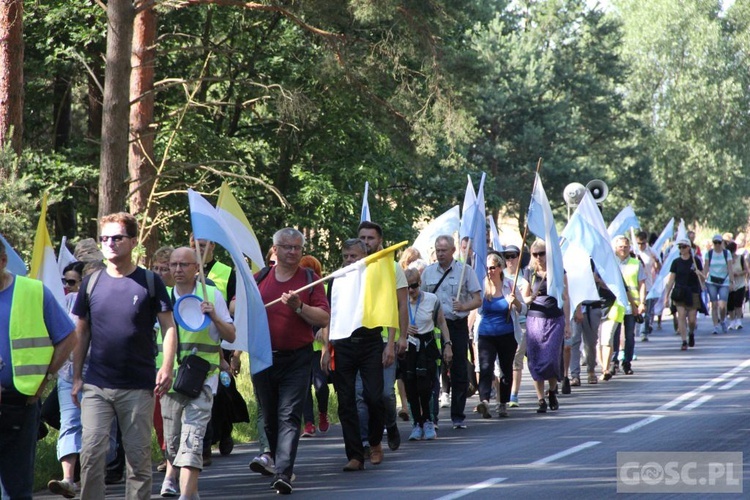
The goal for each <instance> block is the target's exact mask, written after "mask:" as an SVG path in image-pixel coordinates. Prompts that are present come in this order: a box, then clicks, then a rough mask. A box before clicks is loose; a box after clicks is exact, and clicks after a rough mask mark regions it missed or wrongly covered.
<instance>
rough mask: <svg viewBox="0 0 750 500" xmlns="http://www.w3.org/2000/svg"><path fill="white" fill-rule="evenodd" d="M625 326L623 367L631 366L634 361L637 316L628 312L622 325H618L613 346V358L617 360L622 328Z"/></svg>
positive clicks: (624, 368) (625, 368)
mask: <svg viewBox="0 0 750 500" xmlns="http://www.w3.org/2000/svg"><path fill="white" fill-rule="evenodd" d="M621 328H625V358H624V359H623V360H622V369H623V370H627V369H628V368H630V363H631V362H632V361H633V352H635V316H633V315H632V314H626V315H625V319H624V320H623V322H622V325H618V327H617V332H616V333H615V336H614V339H613V346H612V359H614V360H617V355H618V354H619V351H620V331H621V330H620V329H621Z"/></svg>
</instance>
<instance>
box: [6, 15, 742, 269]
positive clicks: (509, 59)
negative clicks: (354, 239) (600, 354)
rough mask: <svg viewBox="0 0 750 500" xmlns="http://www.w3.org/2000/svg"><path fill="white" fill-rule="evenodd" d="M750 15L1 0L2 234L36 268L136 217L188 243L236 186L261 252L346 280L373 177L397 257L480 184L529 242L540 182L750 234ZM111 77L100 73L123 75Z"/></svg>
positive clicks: (149, 241)
mask: <svg viewBox="0 0 750 500" xmlns="http://www.w3.org/2000/svg"><path fill="white" fill-rule="evenodd" d="M749 27H750V2H740V1H738V2H729V1H727V0H725V1H724V2H722V1H720V0H649V1H648V2H644V1H640V0H610V1H608V2H606V3H605V4H599V3H594V2H591V1H588V2H587V1H584V0H518V1H503V0H451V1H444V0H431V1H416V0H411V1H409V0H401V1H396V0H377V1H375V0H304V1H300V0H284V1H262V2H258V3H255V2H244V1H238V0H155V1H136V2H133V1H132V0H109V1H106V2H104V1H99V0H26V1H25V2H23V1H22V0H4V1H2V2H0V35H2V37H0V38H2V39H3V40H4V43H3V44H2V45H1V46H0V146H2V151H1V152H0V220H1V221H2V223H1V224H0V233H3V234H4V235H5V236H6V237H7V238H8V239H9V240H10V241H11V243H12V244H13V245H14V247H15V248H16V249H17V250H19V251H20V253H21V254H22V255H23V256H25V257H27V261H28V256H29V255H30V251H31V243H32V238H33V233H34V231H33V228H34V227H35V225H36V220H37V218H38V213H39V200H40V199H41V197H42V196H41V195H42V193H43V192H49V194H50V207H49V211H48V226H49V227H50V228H51V230H52V232H53V239H55V240H57V241H59V239H60V238H61V237H62V236H67V237H68V238H69V239H71V240H72V241H73V242H75V241H76V239H78V238H81V237H92V236H95V235H96V232H97V227H96V217H97V216H98V215H101V214H103V213H108V212H111V211H117V210H122V209H126V210H129V211H131V212H132V213H135V214H137V215H138V217H139V219H140V220H141V221H142V234H141V242H142V243H143V249H144V252H145V253H150V252H151V251H153V250H154V249H155V248H156V247H157V246H160V245H164V244H174V245H183V244H185V242H186V241H187V234H188V232H189V230H190V229H189V216H188V212H187V196H186V194H185V190H186V189H187V188H189V187H192V188H194V189H196V190H198V191H200V192H202V193H204V194H205V195H207V196H208V197H209V199H211V200H213V201H215V199H216V198H215V196H216V195H217V194H218V189H219V187H220V185H221V183H222V181H228V182H229V183H230V184H231V186H232V191H233V193H234V195H235V196H236V197H237V199H238V200H239V202H240V204H241V205H242V207H243V209H244V211H245V213H246V215H247V217H248V219H249V220H250V222H251V223H252V225H253V227H254V229H255V231H256V234H257V235H258V238H259V241H260V243H261V247H262V248H263V250H266V249H267V248H268V247H269V245H270V239H271V235H272V234H273V232H275V231H276V230H277V229H279V228H281V227H285V226H294V227H298V228H300V229H301V230H303V231H304V232H305V234H306V236H307V238H308V248H307V252H308V253H312V254H313V255H316V256H318V257H319V258H320V260H321V261H323V263H324V265H326V267H327V268H329V269H331V268H333V267H337V265H338V260H339V259H338V255H339V254H338V248H339V246H340V243H341V242H342V241H343V240H344V239H346V238H348V237H351V236H353V235H354V234H355V230H356V226H357V224H358V222H359V213H360V204H361V200H362V192H363V188H364V183H365V181H368V182H369V184H370V210H371V213H372V220H374V221H377V222H379V223H381V224H382V225H383V227H384V228H385V229H386V237H387V239H388V240H389V241H400V240H413V239H414V237H415V236H416V234H417V232H418V231H417V229H416V228H417V227H418V226H419V224H420V223H421V222H424V221H425V220H429V219H431V218H433V217H435V216H437V215H439V214H440V213H442V212H444V211H445V210H447V209H448V208H450V207H451V206H453V205H455V204H460V203H461V200H462V199H463V194H464V190H465V186H466V174H469V175H471V176H472V177H473V179H474V182H475V185H476V184H477V183H478V179H479V176H480V173H481V172H486V173H487V175H488V178H487V182H486V186H485V193H486V200H487V207H488V212H489V211H491V212H492V215H493V216H494V217H498V216H504V217H512V218H517V220H518V223H519V227H522V226H523V222H524V215H525V211H526V209H527V207H528V202H529V197H530V192H531V188H532V185H533V172H534V169H535V166H536V163H537V160H538V159H539V158H540V157H542V158H543V159H544V160H543V166H542V178H543V180H544V184H545V188H546V190H547V193H548V196H549V198H550V202H551V204H552V205H553V208H554V209H555V211H556V215H557V219H558V224H562V223H563V222H564V220H565V214H566V207H565V203H564V201H563V198H562V192H563V188H564V186H565V185H567V184H568V183H570V182H581V183H583V184H586V183H587V182H588V181H590V180H592V179H602V180H604V181H605V182H606V183H607V184H608V185H609V187H610V196H609V197H608V198H607V200H606V201H605V203H603V205H602V209H603V212H604V216H605V219H606V220H610V219H611V218H612V217H614V215H615V214H616V213H617V212H619V210H620V209H622V208H623V207H624V206H625V205H627V204H631V205H632V206H633V207H634V209H635V210H636V213H637V214H638V215H639V217H640V220H641V224H642V226H644V227H645V228H646V229H648V230H650V231H655V232H657V233H658V232H659V231H660V230H661V228H662V227H663V226H664V224H665V223H666V222H667V221H668V220H669V218H670V217H673V216H674V217H677V218H678V219H679V218H684V219H685V221H686V222H687V223H688V224H689V225H694V224H703V225H709V226H712V227H717V228H721V229H722V230H728V231H734V232H736V231H739V230H743V229H744V228H745V226H746V225H747V221H748V215H749V212H750V204H749V203H748V188H749V187H750V182H749V179H750V177H749V176H748V174H749V173H750V149H749V148H750V141H748V140H747V138H748V137H750V133H749V132H750V121H749V118H750V91H749V90H750V60H749V59H750V29H749ZM105 76H106V77H105Z"/></svg>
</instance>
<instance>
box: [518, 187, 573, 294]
mask: <svg viewBox="0 0 750 500" xmlns="http://www.w3.org/2000/svg"><path fill="white" fill-rule="evenodd" d="M526 224H527V225H528V227H529V230H530V231H531V232H532V233H534V234H535V235H536V236H537V237H538V238H541V239H543V240H544V241H545V243H546V251H547V293H549V295H550V296H551V297H555V298H556V299H557V307H559V308H561V309H562V306H563V293H564V290H565V270H564V269H563V258H562V250H561V249H560V238H559V237H558V236H557V228H556V227H555V219H554V217H553V216H552V208H551V207H550V205H549V200H548V199H547V193H545V192H544V186H542V179H541V177H539V174H536V182H535V183H534V192H533V193H531V203H530V204H529V214H528V217H527V223H526Z"/></svg>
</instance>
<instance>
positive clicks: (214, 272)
mask: <svg viewBox="0 0 750 500" xmlns="http://www.w3.org/2000/svg"><path fill="white" fill-rule="evenodd" d="M230 274H232V268H231V267H229V266H227V265H226V264H222V263H221V262H219V261H218V260H217V261H216V262H214V265H213V266H211V270H210V271H209V272H208V279H210V280H211V281H213V282H214V285H215V286H216V288H218V289H219V291H220V292H221V295H222V296H223V297H224V300H225V301H226V302H227V304H228V303H229V301H230V300H231V299H232V297H227V285H228V284H229V275H230Z"/></svg>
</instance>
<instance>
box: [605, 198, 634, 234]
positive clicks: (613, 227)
mask: <svg viewBox="0 0 750 500" xmlns="http://www.w3.org/2000/svg"><path fill="white" fill-rule="evenodd" d="M634 227H635V228H639V227H641V224H640V223H639V222H638V217H636V215H635V211H634V210H633V207H631V206H630V205H628V206H627V207H625V208H623V209H622V210H621V211H620V213H619V214H617V217H615V218H614V219H613V220H612V222H610V223H609V226H607V232H608V233H609V237H610V239H612V238H614V237H615V236H619V235H621V234H625V232H626V231H628V230H629V229H631V228H634ZM631 243H632V242H631Z"/></svg>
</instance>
